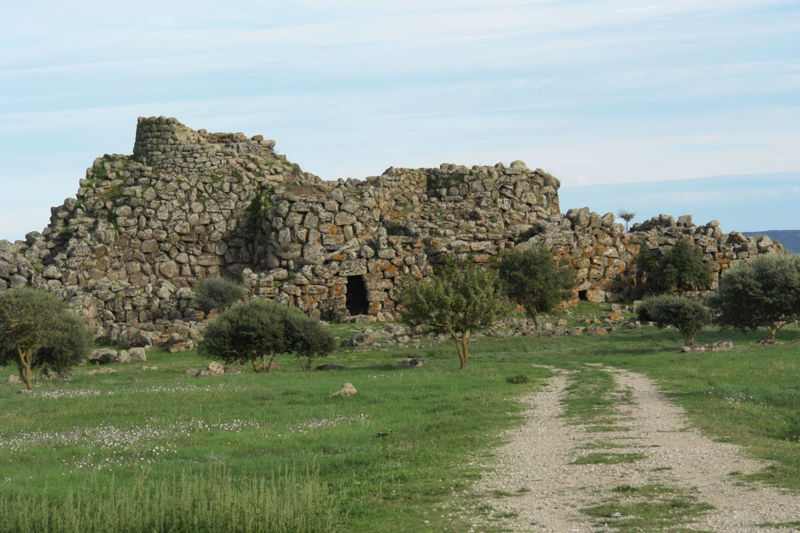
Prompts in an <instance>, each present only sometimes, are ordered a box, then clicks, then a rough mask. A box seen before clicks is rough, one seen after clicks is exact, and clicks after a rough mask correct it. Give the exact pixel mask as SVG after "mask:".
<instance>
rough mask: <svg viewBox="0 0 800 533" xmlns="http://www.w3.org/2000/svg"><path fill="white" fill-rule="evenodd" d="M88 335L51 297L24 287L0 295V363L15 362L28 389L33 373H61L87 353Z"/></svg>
mask: <svg viewBox="0 0 800 533" xmlns="http://www.w3.org/2000/svg"><path fill="white" fill-rule="evenodd" d="M91 340H92V339H91V334H90V333H89V332H88V331H87V329H86V326H85V324H84V322H83V320H82V319H81V318H79V317H78V316H77V315H75V314H74V313H73V312H72V311H70V310H69V309H68V308H67V304H66V303H64V301H63V300H62V299H61V298H59V297H58V296H56V295H55V294H53V293H50V292H47V291H44V290H40V289H32V288H28V287H23V288H19V289H11V290H7V291H2V292H0V363H6V362H9V361H14V362H15V363H16V364H17V367H18V368H19V374H20V377H21V378H22V380H23V381H24V382H25V385H26V386H27V387H28V389H31V388H32V379H33V377H34V372H36V373H37V375H38V373H40V372H47V371H50V370H53V371H57V372H64V371H65V370H67V369H68V368H69V367H70V366H73V365H75V364H78V363H79V362H80V361H82V360H83V359H84V358H85V357H86V356H87V355H88V352H89V348H90V346H91Z"/></svg>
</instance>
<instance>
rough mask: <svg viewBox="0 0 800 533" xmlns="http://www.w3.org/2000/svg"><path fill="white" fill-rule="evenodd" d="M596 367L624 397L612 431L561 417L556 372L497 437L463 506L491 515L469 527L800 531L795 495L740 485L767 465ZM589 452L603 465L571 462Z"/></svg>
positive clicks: (562, 392) (565, 378)
mask: <svg viewBox="0 0 800 533" xmlns="http://www.w3.org/2000/svg"><path fill="white" fill-rule="evenodd" d="M605 370H606V371H608V372H611V373H612V374H613V375H614V377H615V380H616V383H617V387H618V390H619V391H620V392H621V394H623V395H624V397H625V399H626V401H621V402H620V403H619V405H618V406H617V416H616V421H615V424H614V425H615V429H613V430H612V431H602V432H598V431H591V428H590V427H588V426H584V425H581V424H580V423H578V422H576V421H574V420H571V419H568V418H565V417H564V416H562V414H563V412H564V406H563V400H564V398H565V397H566V394H567V392H566V389H567V387H568V385H569V382H570V376H569V374H567V373H564V372H561V371H556V372H557V374H556V376H555V377H553V378H552V379H551V381H550V383H549V384H548V386H547V387H546V388H545V389H544V390H542V391H540V392H537V393H534V394H531V395H529V396H527V397H526V398H525V399H524V401H525V402H526V403H527V404H528V405H529V406H530V411H528V412H527V413H526V416H527V421H526V422H525V424H524V425H522V426H521V427H518V428H516V429H514V430H512V431H510V432H509V433H508V434H507V435H506V436H507V438H508V439H509V441H508V443H507V444H506V445H504V446H503V447H502V448H500V449H498V450H497V457H496V463H495V464H494V465H491V467H490V468H489V469H487V471H489V473H488V474H487V475H486V476H485V477H484V479H483V480H482V481H481V482H480V483H479V485H478V487H477V490H478V492H479V493H480V494H482V495H483V496H482V497H481V500H482V502H481V503H480V504H478V505H474V504H472V506H471V508H472V509H473V510H474V509H476V508H481V507H482V508H483V509H491V510H490V511H489V512H488V513H487V515H486V516H483V517H481V518H478V519H474V520H473V524H474V525H473V528H472V530H471V531H483V530H486V529H487V528H492V529H494V528H497V527H499V528H500V530H505V531H550V532H584V531H585V532H588V531H613V530H617V529H620V528H622V529H625V530H635V531H656V530H658V531H660V530H669V531H677V530H680V531H715V532H756V531H757V532H766V531H782V532H786V531H800V525H798V524H800V522H798V520H800V496H798V495H797V494H792V493H789V492H786V491H782V490H780V489H777V488H774V487H768V486H763V485H759V484H754V483H751V482H746V481H744V480H743V479H742V476H743V475H746V474H750V473H753V472H757V471H759V470H761V469H763V468H765V467H766V466H768V465H767V464H766V463H764V462H761V461H756V460H753V459H750V458H747V457H745V455H744V454H743V451H742V449H741V448H740V447H738V446H736V445H733V444H727V443H721V442H716V441H714V440H712V439H710V438H709V437H708V436H706V435H703V434H702V433H700V432H699V431H698V430H696V429H693V428H692V427H691V426H690V423H689V421H688V419H687V417H686V414H685V412H684V411H683V410H682V409H681V408H680V407H678V406H676V405H674V404H672V403H670V402H669V401H668V400H667V399H666V398H665V397H664V395H663V394H661V393H660V392H659V391H658V390H657V388H656V386H655V385H654V383H653V382H652V381H650V380H649V379H648V378H647V377H645V376H643V375H640V374H635V373H632V372H628V371H623V370H619V369H611V368H608V369H605ZM589 456H591V457H601V458H602V459H604V460H601V461H596V462H595V461H586V462H588V464H580V463H581V462H584V461H581V459H582V458H583V459H586V458H587V457H589ZM615 458H617V459H625V460H622V461H621V462H616V461H615ZM575 463H579V464H575ZM462 508H464V509H465V508H466V507H462ZM590 508H594V509H595V511H594V512H593V513H591V512H589V513H587V512H586V511H584V510H586V509H590ZM646 508H651V509H660V510H661V511H662V512H661V515H660V518H657V519H652V521H651V522H644V523H643V524H642V525H640V526H639V527H637V525H636V522H635V520H636V517H635V516H632V515H633V514H634V513H632V510H633V509H637V510H638V511H644V510H645V509H646ZM665 509H666V510H667V511H666V513H665V512H663V511H664V510H665ZM462 512H463V511H462ZM670 513H672V514H670ZM656 514H658V511H656ZM676 517H677V518H676ZM781 524H782V525H781Z"/></svg>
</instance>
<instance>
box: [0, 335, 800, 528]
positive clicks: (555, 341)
mask: <svg viewBox="0 0 800 533" xmlns="http://www.w3.org/2000/svg"><path fill="white" fill-rule="evenodd" d="M354 329H358V327H356V326H353V325H337V326H336V330H337V333H338V334H339V335H340V336H341V337H345V336H347V334H348V333H349V332H351V331H353V330H354ZM762 335H763V332H762V333H761V334H759V333H758V332H757V333H754V334H747V335H743V334H739V333H735V332H730V331H726V332H720V331H717V330H709V331H706V332H702V333H700V334H699V335H698V339H697V340H698V342H710V341H713V340H717V339H721V338H731V339H733V340H734V342H735V343H736V346H737V347H736V348H735V349H733V350H730V351H724V352H715V353H704V354H681V353H680V352H679V347H680V344H681V340H680V335H679V334H678V333H677V332H674V331H660V330H656V329H654V328H642V329H638V330H622V331H618V332H615V333H612V334H610V335H608V336H597V337H595V336H583V337H553V338H541V339H530V338H510V339H495V338H483V339H479V340H476V341H475V342H474V343H473V345H472V354H471V361H470V363H469V366H468V368H467V370H466V371H465V372H459V371H458V370H457V368H458V359H457V357H456V354H455V347H454V346H453V345H452V344H451V343H445V344H441V345H433V346H428V347H423V348H413V349H411V348H408V349H406V348H391V349H386V350H381V351H366V352H363V351H362V352H354V351H351V350H348V349H342V348H340V349H339V350H337V351H336V352H335V353H334V354H333V355H331V356H330V357H329V358H327V359H326V360H325V361H324V362H326V363H331V364H336V365H341V366H344V367H346V368H345V369H342V370H334V371H325V372H321V371H302V370H301V369H300V368H299V365H298V364H297V362H296V361H295V360H293V359H292V358H290V357H286V358H284V359H279V360H278V362H279V363H280V365H281V366H282V369H281V370H280V371H276V372H271V373H269V374H257V375H256V374H254V373H253V372H252V371H251V370H249V369H246V370H245V371H244V372H243V373H242V374H239V375H226V376H224V377H218V378H195V377H187V376H185V375H184V370H186V369H187V368H189V367H194V368H202V367H203V366H204V365H205V364H207V363H208V361H207V360H205V359H202V358H201V357H199V356H198V355H197V354H195V353H193V352H188V353H183V354H174V355H172V354H168V353H165V352H159V351H151V352H148V358H149V361H148V362H147V363H146V364H147V365H155V366H157V367H158V370H156V371H137V370H136V367H137V366H138V364H137V363H127V364H117V365H110V366H111V367H112V368H113V369H114V370H115V373H113V374H107V375H95V376H88V375H86V372H87V370H89V368H88V367H81V368H76V369H75V370H74V375H73V378H72V380H71V381H69V382H64V381H58V382H50V383H42V384H39V385H38V386H37V387H36V391H35V394H34V395H32V396H23V395H20V394H17V390H18V388H19V387H18V386H11V385H5V384H4V385H0V402H2V405H3V409H2V412H0V488H1V489H2V490H0V531H110V530H116V531H186V530H198V531H348V532H349V531H466V529H467V526H466V525H465V524H464V523H462V522H461V521H460V519H459V518H458V517H457V516H456V514H457V513H456V514H452V513H451V512H450V511H449V510H448V503H449V502H451V501H452V500H453V495H454V494H464V491H467V492H468V491H469V489H470V486H471V484H472V482H473V481H474V480H475V479H477V477H478V476H479V475H480V471H479V469H478V467H477V466H475V465H476V464H479V463H481V462H482V461H485V460H486V459H487V458H488V457H490V455H491V452H492V448H493V447H494V446H497V445H499V444H501V441H500V440H499V439H500V438H499V437H498V435H499V434H500V432H501V431H502V430H503V429H505V428H508V427H511V426H512V425H514V424H516V423H518V422H519V420H520V418H519V410H520V407H519V405H518V403H517V402H516V399H517V398H518V397H519V396H520V395H521V394H523V393H524V392H527V391H531V390H535V389H537V388H538V387H541V386H542V385H543V384H544V383H545V382H546V378H547V377H548V376H549V371H547V370H546V369H542V368H539V367H535V366H533V365H534V364H537V365H538V364H544V365H554V366H558V367H562V368H568V369H581V370H582V373H583V374H584V375H585V376H586V377H585V379H584V380H581V381H580V382H579V383H578V384H576V385H575V386H578V387H582V394H580V395H576V396H575V397H576V398H577V399H576V400H575V401H574V402H572V403H571V404H569V405H568V406H567V409H568V414H569V415H570V416H572V417H578V418H580V417H582V416H588V415H586V413H587V409H588V407H587V405H586V398H587V397H591V396H592V395H593V394H601V393H602V391H603V390H605V389H606V388H608V386H609V384H608V383H606V382H605V381H604V379H606V378H604V377H603V376H607V374H604V373H595V374H592V372H591V370H590V367H585V366H584V364H585V363H603V364H605V365H610V366H618V367H622V368H627V369H630V370H633V371H636V372H642V373H644V374H646V375H648V376H650V377H652V378H653V379H655V380H656V381H657V382H658V383H659V384H660V385H661V387H662V388H663V389H664V390H665V391H668V392H669V394H670V395H671V397H672V398H673V399H674V400H675V401H676V402H678V403H679V404H681V405H683V406H684V407H685V408H686V409H687V411H688V413H689V414H690V416H691V417H692V419H693V420H694V422H695V423H696V424H697V426H698V427H700V428H702V429H704V430H706V431H708V432H709V433H711V434H713V435H715V436H717V437H718V438H720V439H724V440H728V441H732V442H737V443H740V444H743V445H745V446H747V447H748V450H749V452H750V453H752V454H753V455H754V456H757V457H762V458H766V459H769V460H772V461H775V463H776V466H775V467H774V468H770V469H768V470H767V471H765V472H764V473H763V474H761V475H760V476H759V479H762V480H764V481H767V482H769V483H774V484H777V485H779V486H783V487H788V488H792V489H794V490H800V475H798V474H800V442H798V441H799V440H800V344H796V343H793V342H792V341H793V340H794V338H795V337H796V336H797V335H798V330H797V328H785V329H784V331H782V332H781V334H780V341H781V343H780V344H778V345H775V346H759V345H758V344H757V342H756V341H757V340H758V339H759V338H760V337H761V336H762ZM409 357H422V358H424V359H426V360H427V361H428V364H427V365H426V366H423V367H421V368H410V369H409V368H401V367H400V366H399V365H398V364H397V363H398V362H399V361H400V360H402V359H405V358H409ZM15 371H16V369H15V368H10V367H9V368H6V369H5V370H3V371H0V379H4V378H5V376H7V375H9V374H11V373H14V372H15ZM520 376H527V378H528V379H527V380H526V379H521V378H520ZM509 378H511V379H509ZM344 382H351V383H353V385H355V387H356V388H357V389H358V391H359V392H358V394H357V395H356V396H353V397H351V398H346V397H330V396H329V393H331V392H333V391H335V390H337V389H338V388H339V387H340V386H341V385H342V383H344ZM581 398H583V399H582V400H581ZM619 401H625V399H624V398H621V399H619ZM601 407H602V406H601ZM599 413H600V420H598V421H597V423H602V422H603V421H602V409H601V410H600V411H599ZM593 416H598V414H597V412H595V414H594V415H593ZM584 422H586V421H584ZM110 525H111V526H110Z"/></svg>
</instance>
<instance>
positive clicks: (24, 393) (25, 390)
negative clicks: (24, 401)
mask: <svg viewBox="0 0 800 533" xmlns="http://www.w3.org/2000/svg"><path fill="white" fill-rule="evenodd" d="M17 394H22V395H23V396H28V395H30V394H33V391H32V390H28V389H20V390H18V391H17Z"/></svg>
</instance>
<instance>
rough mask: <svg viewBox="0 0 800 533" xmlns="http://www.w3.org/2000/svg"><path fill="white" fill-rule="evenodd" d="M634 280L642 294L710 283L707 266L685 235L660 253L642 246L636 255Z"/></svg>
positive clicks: (700, 286) (709, 270)
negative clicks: (635, 276)
mask: <svg viewBox="0 0 800 533" xmlns="http://www.w3.org/2000/svg"><path fill="white" fill-rule="evenodd" d="M636 267H637V283H638V285H639V290H640V292H641V293H643V294H664V293H675V292H678V293H681V292H686V291H692V290H705V289H708V288H709V287H710V286H711V266H710V265H709V264H708V263H706V262H705V261H703V252H702V251H701V250H700V248H698V247H696V246H695V245H694V244H692V241H691V240H690V239H688V238H685V237H684V238H681V239H678V240H677V241H676V242H675V244H674V245H673V246H672V247H671V248H669V249H668V250H666V251H664V252H662V251H661V250H660V249H658V248H656V249H653V250H648V249H642V251H641V252H639V255H638V256H637V258H636Z"/></svg>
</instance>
